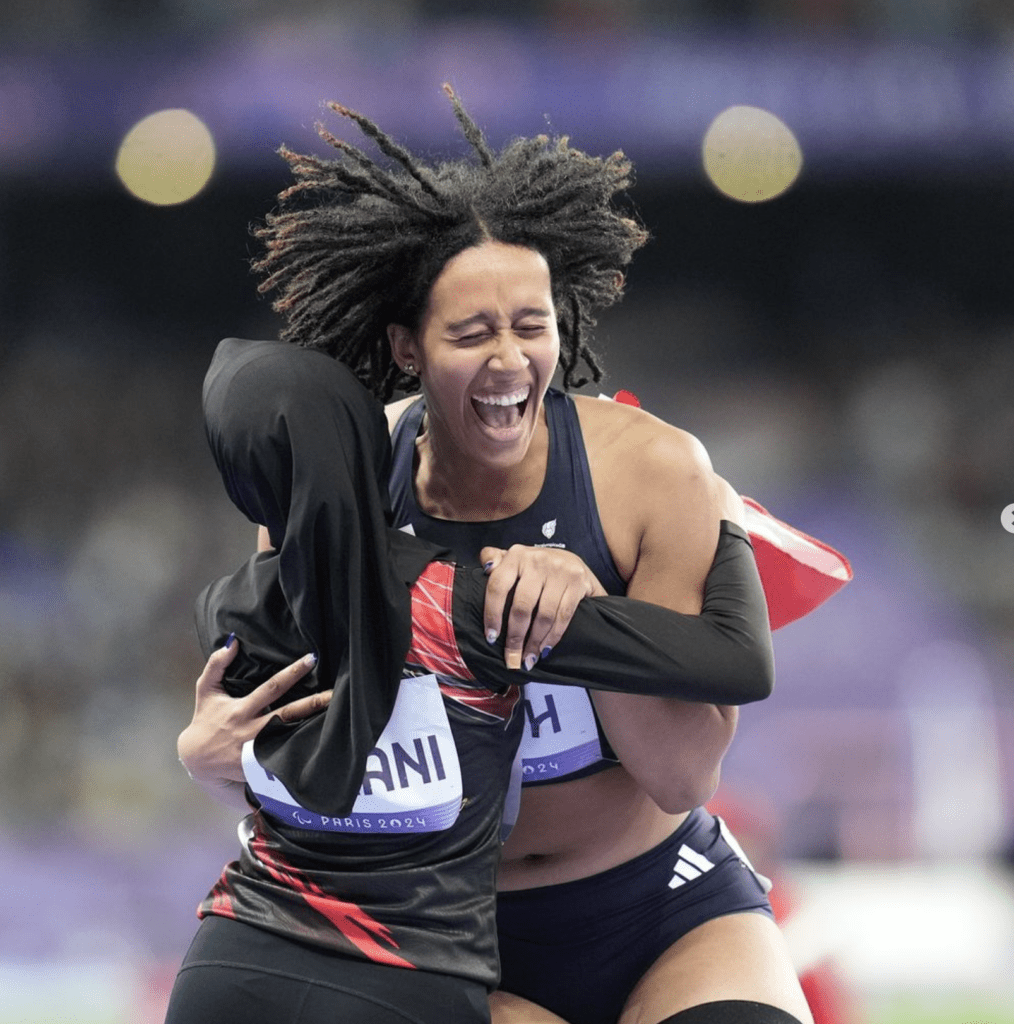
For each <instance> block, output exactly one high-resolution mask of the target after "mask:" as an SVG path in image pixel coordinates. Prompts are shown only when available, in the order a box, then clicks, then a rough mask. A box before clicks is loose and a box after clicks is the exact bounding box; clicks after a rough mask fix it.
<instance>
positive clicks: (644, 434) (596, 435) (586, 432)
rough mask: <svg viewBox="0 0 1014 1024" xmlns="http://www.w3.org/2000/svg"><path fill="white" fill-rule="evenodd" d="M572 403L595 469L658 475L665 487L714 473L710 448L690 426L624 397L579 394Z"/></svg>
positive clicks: (612, 474) (709, 477)
mask: <svg viewBox="0 0 1014 1024" xmlns="http://www.w3.org/2000/svg"><path fill="white" fill-rule="evenodd" d="M574 404H575V406H576V408H577V412H578V418H579V420H580V422H581V432H582V434H583V436H584V442H585V448H586V450H587V451H588V460H589V463H590V465H591V466H592V469H593V472H596V470H597V469H602V470H604V471H605V473H607V474H608V476H609V477H610V478H614V479H615V478H616V477H617V476H619V477H626V476H627V475H628V474H633V475H636V476H637V477H638V478H639V479H641V480H642V481H643V480H645V479H652V478H655V477H656V476H657V480H658V483H659V485H661V486H666V487H668V486H672V485H673V484H680V485H681V486H685V485H686V484H687V483H689V482H690V481H692V480H693V479H694V478H697V477H700V478H702V479H706V480H708V481H709V483H710V482H711V481H712V479H713V478H714V470H713V469H712V465H711V459H710V457H709V456H708V452H707V449H706V448H705V447H704V445H703V444H702V443H701V442H700V441H699V440H698V439H697V438H696V437H695V436H694V435H693V434H691V433H690V432H689V431H687V430H683V429H682V428H680V427H675V426H673V425H672V424H671V423H666V422H665V420H662V419H659V418H658V417H657V416H654V415H652V414H651V413H650V412H646V411H645V410H644V409H638V408H636V407H635V406H632V405H624V404H622V403H621V402H612V401H602V400H601V399H596V398H588V397H586V396H584V395H575V396H574Z"/></svg>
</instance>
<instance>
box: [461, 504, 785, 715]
mask: <svg viewBox="0 0 1014 1024" xmlns="http://www.w3.org/2000/svg"><path fill="white" fill-rule="evenodd" d="M485 590H486V580H485V575H484V574H483V572H482V570H481V569H463V568H460V567H459V568H458V570H457V572H456V575H455V586H454V630H455V634H456V638H457V642H458V646H459V649H460V652H461V655H462V658H463V660H464V662H465V664H466V665H467V666H468V668H469V669H470V670H471V671H472V672H473V673H474V675H475V676H476V678H479V679H482V680H484V681H486V682H491V683H492V682H495V683H501V684H504V685H507V684H510V683H516V682H518V681H519V677H520V678H523V679H525V680H531V681H532V682H540V683H560V684H566V685H577V686H583V687H586V688H587V689H594V690H611V691H614V692H623V693H640V694H648V695H651V696H656V697H677V698H679V699H681V700H688V701H703V702H707V703H712V704H747V703H750V702H751V701H757V700H763V699H764V698H765V697H767V696H769V695H770V693H771V691H772V688H773V686H774V654H773V651H772V646H771V630H770V628H769V625H768V612H767V602H766V600H765V597H764V589H763V587H762V586H761V580H760V575H759V573H758V571H757V564H756V562H755V560H754V556H753V548H752V546H751V544H750V540H749V538H748V537H747V535H746V533H745V532H744V531H743V530H742V529H741V528H740V527H739V526H737V525H736V524H734V523H731V522H728V521H727V520H723V521H722V524H721V528H720V531H719V537H718V546H717V548H716V551H715V558H714V560H713V562H712V564H711V568H710V570H709V572H708V575H707V578H706V579H705V581H704V602H703V605H702V608H701V613H700V614H699V615H686V614H682V613H680V612H674V611H670V610H669V609H668V608H663V607H661V606H659V605H655V604H649V603H647V602H645V601H638V600H634V599H632V598H627V597H613V596H610V597H590V598H585V599H584V600H583V601H581V603H580V604H579V605H578V609H577V611H576V613H575V614H574V618H573V619H572V620H571V622H570V625H569V626H568V627H567V630H566V632H565V633H564V635H563V637H562V639H561V640H560V642H559V643H558V644H557V645H556V647H554V648H553V651H552V653H551V654H550V655H549V656H547V657H546V658H544V659H540V660H539V661H538V662H537V663H536V665H535V667H534V668H533V669H532V670H531V671H530V672H527V673H521V672H519V671H518V670H516V669H508V668H507V667H506V665H505V664H504V645H503V640H502V639H500V640H498V641H497V642H496V643H495V644H488V643H487V642H486V640H485V637H484V636H483V632H484V625H483V604H484V598H485ZM509 611H510V604H509V603H508V607H507V610H506V611H505V613H504V624H505V625H506V616H507V614H508V613H509ZM504 632H505V631H504V630H501V637H503V635H504Z"/></svg>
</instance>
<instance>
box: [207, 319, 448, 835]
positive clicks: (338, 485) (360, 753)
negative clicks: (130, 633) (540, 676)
mask: <svg viewBox="0 0 1014 1024" xmlns="http://www.w3.org/2000/svg"><path fill="white" fill-rule="evenodd" d="M203 400H204V419H205V430H206V432H207V437H208V442H209V444H210V445H211V450H212V453H213V455H214V457H215V461H216V463H217V465H218V469H219V472H220V473H221V475H222V479H223V481H224V483H225V488H226V491H227V492H228V495H229V497H230V498H231V499H232V501H233V503H234V504H235V505H236V506H237V507H238V508H239V509H240V511H241V512H243V514H244V515H245V516H246V517H247V518H248V519H250V520H251V522H254V523H257V524H260V525H263V526H266V527H267V529H268V533H269V535H270V537H271V544H272V548H273V550H271V551H266V552H260V553H258V554H256V555H255V556H253V557H252V558H251V559H250V560H249V561H247V562H246V563H245V564H244V565H243V566H241V567H240V568H239V569H238V570H237V571H236V572H234V573H232V574H231V575H229V576H225V577H223V578H221V579H219V580H217V581H216V582H214V583H212V584H211V585H210V586H208V587H207V588H205V590H204V591H202V593H201V594H200V596H199V597H198V599H197V604H196V620H197V631H198V636H199V639H200V642H201V646H202V648H203V651H204V655H205V657H207V656H208V655H209V654H210V653H211V651H213V650H214V649H216V648H217V647H220V646H222V645H223V644H224V643H225V641H226V639H227V638H228V636H229V635H230V634H231V633H235V634H236V636H237V638H238V640H239V643H240V647H239V651H238V653H237V655H236V658H235V659H234V660H233V662H232V664H231V665H230V667H229V675H228V677H227V679H226V680H225V686H226V689H227V690H228V692H229V693H231V694H233V695H234V696H240V695H242V694H246V693H249V692H250V691H251V690H252V689H253V688H254V687H255V686H257V685H258V684H259V683H262V682H264V681H265V680H266V679H267V678H268V677H269V676H270V675H272V674H274V673H275V672H276V671H278V669H280V668H283V667H284V666H286V665H288V664H290V663H292V662H293V661H296V660H297V659H298V658H300V657H302V656H303V655H305V654H309V653H313V654H316V655H317V659H318V661H317V665H316V667H315V668H314V669H313V671H312V672H311V673H310V674H309V675H308V676H306V677H305V678H304V679H303V680H301V681H300V683H299V684H297V686H296V687H295V688H293V690H292V691H290V692H289V693H288V694H287V695H286V696H285V698H283V700H284V701H288V700H292V699H295V698H296V697H299V696H304V695H306V694H308V693H312V692H315V691H319V690H326V689H331V688H333V690H334V695H333V697H332V699H331V702H330V703H329V704H328V707H327V710H326V711H325V712H324V713H323V714H318V715H314V716H313V717H311V718H308V719H304V720H302V721H299V722H293V723H285V722H282V721H281V719H279V718H278V717H275V718H272V719H271V720H270V721H269V722H268V724H267V725H266V726H265V727H264V728H263V729H262V730H261V732H260V733H259V734H258V735H257V737H256V739H255V741H254V753H255V756H256V757H257V760H258V761H259V762H260V763H261V765H262V766H263V767H264V768H265V769H266V770H267V771H269V772H271V773H272V774H274V775H277V776H278V777H279V778H280V779H281V781H282V782H283V783H284V785H285V786H286V788H287V789H288V790H289V792H290V793H292V794H293V796H296V797H297V798H298V799H299V802H300V803H302V804H303V805H304V806H306V807H308V808H310V809H311V810H314V811H316V812H317V813H319V814H324V815H335V816H338V815H344V814H347V813H348V812H349V810H350V809H351V807H352V804H353V802H354V800H355V798H356V794H357V792H358V789H359V786H360V784H361V781H362V776H363V771H364V769H365V764H366V757H367V755H368V754H369V752H370V750H371V749H372V748H373V747H374V745H375V743H376V740H377V738H378V737H379V736H380V733H381V732H382V731H383V728H384V726H385V724H386V723H387V720H388V718H389V717H390V714H391V710H392V708H393V707H394V701H395V698H396V697H397V693H398V684H399V680H400V679H401V676H402V670H403V667H404V661H405V655H406V653H407V651H408V647H409V643H410V640H411V606H410V597H409V586H410V585H411V584H412V583H413V582H415V580H416V578H417V577H418V575H419V574H420V573H421V572H422V570H423V569H424V567H425V566H426V564H427V563H428V562H429V561H431V560H433V558H435V557H437V556H438V555H439V554H442V553H443V552H442V549H439V548H437V547H435V546H433V545H430V544H427V543H425V542H422V541H420V540H418V539H416V538H414V539H413V541H414V543H411V544H403V543H399V539H400V538H399V535H398V533H397V531H395V530H393V528H392V527H391V525H390V524H391V514H390V507H389V502H388V496H387V489H386V480H387V476H388V471H389V468H390V459H391V449H390V440H389V437H388V432H387V424H386V421H385V417H384V412H383V409H382V407H381V406H380V404H379V402H377V401H376V400H375V399H374V398H373V397H372V396H371V395H370V394H369V392H368V391H367V390H366V389H365V387H364V386H363V385H362V384H361V383H360V382H359V381H358V380H357V379H356V377H355V376H354V375H353V373H352V372H351V371H350V370H349V369H348V368H347V367H346V366H344V365H343V364H341V363H339V362H337V361H336V360H335V359H333V358H332V357H331V356H329V355H327V354H325V353H322V352H317V351H313V350H310V349H304V348H299V347H297V346H294V345H290V344H287V343H283V342H278V341H245V340H240V339H237V338H227V339H226V340H224V341H222V342H220V343H219V345H218V348H217V349H216V351H215V355H214V357H213V359H212V362H211V366H210V368H209V370H208V373H207V375H206V377H205V381H204V392H203Z"/></svg>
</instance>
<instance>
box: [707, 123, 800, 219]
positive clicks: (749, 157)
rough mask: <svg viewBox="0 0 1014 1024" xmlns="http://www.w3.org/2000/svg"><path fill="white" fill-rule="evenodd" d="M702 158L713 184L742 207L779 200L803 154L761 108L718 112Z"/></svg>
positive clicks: (782, 126)
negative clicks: (747, 204)
mask: <svg viewBox="0 0 1014 1024" xmlns="http://www.w3.org/2000/svg"><path fill="white" fill-rule="evenodd" d="M702 155H703V158H704V171H705V173H706V174H707V176H708V177H709V178H710V179H711V182H712V184H714V186H715V187H716V188H717V189H718V190H719V191H720V192H723V193H724V194H725V195H727V196H729V198H730V199H738V200H739V201H740V202H744V203H760V202H764V200H766V199H774V197H775V196H778V195H781V194H782V193H783V192H784V191H785V190H786V189H787V188H788V187H789V186H790V185H791V184H792V183H793V182H794V181H795V180H796V178H798V177H799V172H800V170H801V169H802V166H803V153H802V150H801V149H800V148H799V143H798V142H797V141H796V137H795V135H793V134H792V130H791V129H790V128H789V127H788V126H787V125H786V124H785V123H784V122H783V121H781V120H779V119H778V118H777V117H775V115H774V114H772V113H770V112H769V111H767V110H762V109H761V108H760V107H746V106H736V107H729V108H728V109H727V110H723V111H722V113H720V114H719V115H718V117H716V118H715V120H714V121H712V122H711V125H710V127H709V128H708V130H707V132H706V133H705V135H704V145H703V146H702Z"/></svg>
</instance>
